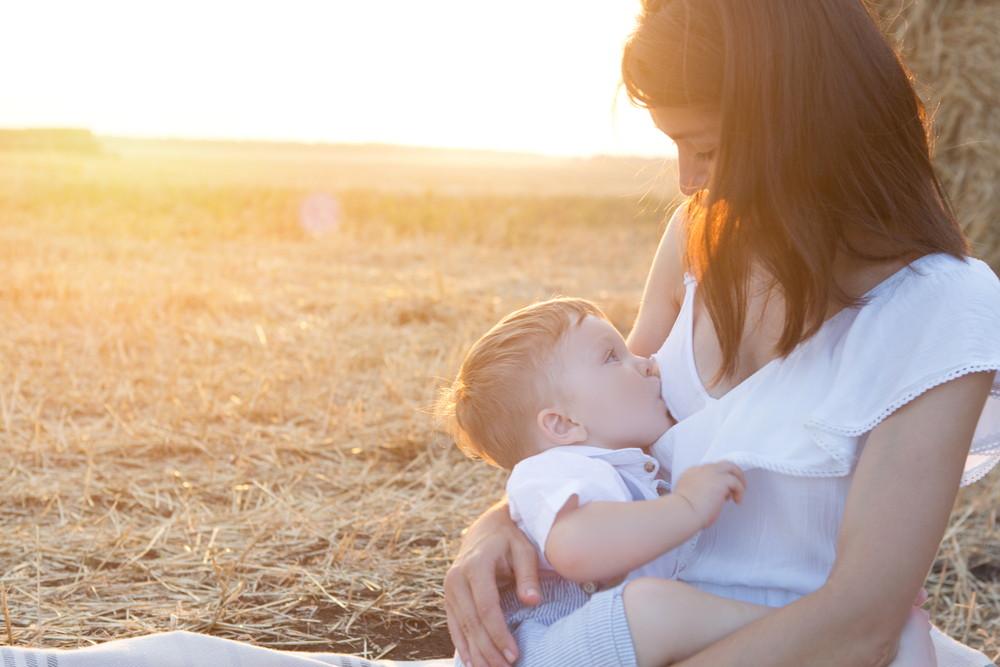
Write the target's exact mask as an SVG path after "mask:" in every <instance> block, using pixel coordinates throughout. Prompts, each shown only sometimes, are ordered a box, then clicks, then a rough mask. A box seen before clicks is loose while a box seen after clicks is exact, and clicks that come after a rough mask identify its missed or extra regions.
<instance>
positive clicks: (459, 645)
mask: <svg viewBox="0 0 1000 667" xmlns="http://www.w3.org/2000/svg"><path fill="white" fill-rule="evenodd" d="M444 613H445V614H446V615H447V617H448V634H450V635H451V643H452V644H454V645H455V650H456V651H458V657H459V658H460V659H461V660H462V664H463V665H472V664H473V662H472V659H471V658H470V657H469V656H470V653H469V643H468V642H467V641H465V635H464V634H463V633H462V631H461V628H459V627H458V624H457V622H456V616H455V611H454V609H452V607H451V604H450V603H449V602H448V600H447V598H445V601H444Z"/></svg>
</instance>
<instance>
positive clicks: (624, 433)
mask: <svg viewBox="0 0 1000 667" xmlns="http://www.w3.org/2000/svg"><path fill="white" fill-rule="evenodd" d="M439 409H440V411H441V413H442V414H443V415H444V417H445V418H446V420H447V422H448V425H449V429H450V430H451V432H452V433H453V435H454V436H455V440H456V442H457V443H458V444H459V446H460V447H461V448H462V449H463V450H464V451H465V452H466V453H468V454H469V455H471V456H475V457H480V458H483V459H486V460H487V461H489V462H490V463H493V464H494V465H497V466H499V467H502V468H505V469H508V470H510V471H511V474H510V478H509V480H508V482H507V502H508V504H509V506H510V513H511V518H512V519H513V520H514V521H515V522H516V523H517V525H518V527H519V528H520V529H521V530H522V531H524V533H525V534H526V535H527V536H528V538H529V539H530V540H531V542H532V543H533V544H534V545H535V548H536V549H537V550H538V558H539V564H540V568H541V569H540V573H539V576H540V581H541V589H542V590H541V599H542V602H541V603H540V604H538V605H535V606H528V605H525V604H523V603H522V602H521V601H520V600H519V599H518V596H517V592H516V590H515V589H514V587H513V586H508V587H506V588H504V589H502V590H501V592H500V597H501V605H502V608H503V610H504V617H505V620H506V621H507V624H508V626H509V627H510V630H511V633H512V634H513V635H514V638H515V639H516V640H517V644H518V649H519V651H520V656H519V657H518V660H517V665H518V667H535V666H537V667H558V666H559V665H567V666H572V667H586V666H588V665H594V666H595V667H610V666H612V665H637V666H638V667H652V666H654V665H667V664H672V663H674V662H677V661H680V660H683V659H685V658H687V657H689V656H691V655H693V654H695V653H697V652H698V651H700V650H702V649H703V648H706V647H707V646H709V645H711V644H713V643H715V642H717V641H719V640H720V639H722V638H723V637H725V636H726V635H728V634H730V633H732V632H734V631H735V630H737V629H739V628H740V627H742V626H744V625H747V624H749V623H751V622H753V621H754V620H756V619H758V618H760V617H761V616H763V615H764V614H766V613H767V612H768V611H770V608H768V607H764V606H760V605H755V604H751V603H747V602H740V601H735V600H730V599H727V598H723V597H719V596H715V595H712V594H709V593H706V592H704V591H701V590H699V589H697V588H695V587H693V586H689V585H687V584H684V583H681V582H678V581H673V580H671V579H670V577H671V576H672V575H673V572H674V564H675V559H674V553H673V549H674V548H675V547H677V546H679V545H681V544H682V543H684V542H686V541H687V540H688V539H690V538H691V537H692V536H694V535H695V533H697V532H698V531H700V530H702V529H704V528H706V527H708V526H709V525H711V524H712V523H713V522H714V521H715V519H716V517H717V516H718V515H719V512H720V511H721V509H722V506H723V504H724V503H725V502H726V501H728V500H733V501H734V502H737V503H739V502H740V501H741V500H742V497H743V492H744V489H745V486H746V483H745V480H744V477H743V472H742V471H741V470H740V469H739V467H737V466H736V465H735V464H732V463H729V462H719V463H714V464H710V465H702V466H696V467H693V468H691V469H689V470H687V471H686V472H685V473H684V474H683V475H682V476H681V477H680V478H679V479H677V480H676V481H675V482H674V483H673V485H672V488H670V487H671V485H670V484H668V482H667V481H666V480H665V479H663V478H662V476H661V475H658V472H659V463H658V462H657V461H656V459H654V458H653V457H651V456H649V455H647V454H646V451H645V450H646V448H648V447H649V446H651V445H653V444H654V443H655V442H656V441H657V440H658V439H659V438H660V437H661V436H663V435H664V433H665V432H666V431H667V430H668V429H669V428H670V427H671V426H672V425H673V423H674V422H673V420H672V418H671V417H670V415H669V414H668V413H667V410H666V406H665V404H664V402H663V400H662V398H661V397H660V379H659V373H658V371H657V369H656V367H655V362H653V361H652V360H650V359H645V358H642V357H636V356H635V355H633V354H631V353H630V352H629V351H628V348H627V347H626V346H625V341H624V340H623V339H622V337H621V335H620V334H619V333H618V331H617V330H616V329H615V328H614V326H612V325H611V323H610V322H609V321H608V320H607V318H606V317H605V316H604V314H603V313H602V312H601V311H600V309H599V308H598V307H597V306H596V305H594V304H592V303H590V302H588V301H585V300H583V299H569V298H560V299H553V300H550V301H545V302H542V303H537V304H534V305H532V306H529V307H527V308H523V309H521V310H518V311H516V312H514V313H511V314H510V315H508V316H507V317H505V318H504V319H503V320H501V321H500V323H498V324H497V325H496V326H495V327H493V329H491V330H490V331H489V332H488V333H487V334H486V335H484V336H483V337H482V338H481V339H480V340H479V341H478V342H477V343H476V344H475V345H474V346H473V348H472V350H471V351H470V352H469V354H468V356H467V357H466V359H465V361H464V363H463V364H462V368H461V370H460V371H459V374H458V377H457V379H456V380H455V382H454V383H453V385H452V386H451V388H450V389H449V390H447V391H446V392H445V394H444V395H443V396H442V398H441V401H440V403H439ZM638 500H642V501H647V502H630V501H638ZM911 625H912V626H914V628H916V627H918V626H916V624H908V626H907V630H906V631H904V636H905V634H906V632H911V633H912V632H913V631H914V630H913V629H911V628H910V626H911ZM925 634H926V633H925ZM904 644H906V642H904ZM928 645H929V638H927V639H926V640H924V639H923V638H916V640H915V641H911V642H909V647H910V649H911V650H905V647H904V648H901V650H900V653H899V655H898V656H897V660H896V661H895V662H894V663H893V665H894V666H896V667H898V666H901V665H907V666H910V665H925V664H926V665H934V664H935V663H934V660H933V655H930V656H928V655H926V652H925V651H923V647H925V646H928ZM914 648H915V650H913V649H914ZM911 654H915V655H911ZM461 664H462V663H461V661H460V659H459V658H458V657H457V656H456V665H457V667H461Z"/></svg>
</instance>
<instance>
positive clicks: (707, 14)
mask: <svg viewBox="0 0 1000 667" xmlns="http://www.w3.org/2000/svg"><path fill="white" fill-rule="evenodd" d="M622 80H623V83H624V86H625V89H626V91H627V92H628V95H629V98H630V99H631V101H632V102H633V104H636V105H638V106H641V107H645V108H660V107H692V106H704V107H706V108H710V109H713V110H718V112H719V113H720V117H721V123H722V124H721V128H722V129H721V137H720V144H719V148H718V151H717V154H716V162H715V165H714V169H713V172H712V176H711V180H710V183H709V185H708V190H707V192H705V191H702V192H701V193H699V194H698V195H696V196H695V197H693V198H692V199H691V200H690V201H689V203H688V216H687V221H688V226H687V242H686V246H685V247H686V251H685V263H686V264H687V266H688V267H689V268H691V269H692V270H694V271H695V273H696V275H697V276H698V279H699V291H700V292H701V293H702V295H703V298H704V300H705V305H706V307H707V309H708V312H709V315H710V316H711V318H712V321H713V323H714V325H715V329H716V332H717V334H718V338H719V343H720V346H721V348H722V365H721V368H720V371H719V375H718V376H717V377H716V380H719V379H721V378H723V377H729V376H732V375H733V374H734V373H735V371H736V368H737V355H738V351H739V344H740V341H741V339H742V336H743V330H744V324H745V320H746V317H747V296H748V284H749V276H750V271H751V267H753V266H758V267H760V268H761V269H763V270H764V271H765V272H766V273H767V274H769V275H770V277H771V278H772V279H773V280H774V282H775V285H776V286H777V287H778V288H780V289H781V292H782V294H783V296H784V299H785V309H786V312H785V323H784V330H783V332H782V336H781V339H780V341H779V343H778V347H777V350H776V352H777V353H778V354H779V355H781V356H786V355H788V354H789V353H790V352H791V351H792V350H793V349H794V348H795V347H796V346H797V345H798V344H799V343H801V342H802V341H803V340H806V339H807V338H809V337H810V336H812V335H813V334H814V333H816V331H817V330H818V329H819V327H820V326H821V325H822V324H823V321H824V320H825V318H826V314H827V311H828V309H829V307H830V306H831V305H834V304H838V305H842V306H848V305H852V304H853V305H857V304H858V303H859V295H857V294H849V293H847V292H846V291H845V290H844V289H843V288H842V287H841V286H839V285H838V284H837V281H836V280H835V275H834V260H835V259H836V258H837V257H838V256H839V255H841V254H843V255H846V256H848V257H854V258H857V259H861V260H873V261H874V260H895V259H909V258H911V257H912V258H916V257H919V256H922V255H925V254H928V253H932V252H945V253H948V254H951V255H954V256H956V257H964V256H966V255H967V254H968V245H967V243H966V241H965V238H964V236H963V235H962V231H961V228H960V227H959V225H958V223H957V221H956V219H955V216H954V214H953V212H952V210H951V206H950V204H949V202H948V198H947V195H946V193H945V192H944V189H943V188H942V186H941V183H940V181H939V180H938V177H937V175H936V174H935V171H934V168H933V166H932V164H931V157H930V141H929V136H928V123H927V117H926V113H925V110H924V105H923V103H922V102H921V100H920V98H919V97H918V96H917V94H916V92H915V91H914V87H913V83H912V81H911V77H910V74H909V72H908V71H907V70H906V68H905V67H904V66H903V64H902V62H901V61H900V59H899V57H898V56H897V54H896V52H895V51H894V50H893V48H892V46H890V44H889V42H888V41H887V40H886V38H885V37H884V35H883V34H882V33H881V31H880V30H879V28H878V26H877V25H876V23H875V20H874V18H873V16H872V15H871V14H870V13H869V11H868V9H867V8H866V7H865V5H864V4H863V2H862V0H645V1H644V3H643V9H642V13H641V14H640V17H639V21H638V25H637V27H636V29H635V31H634V32H633V33H632V35H631V36H630V37H629V39H628V40H627V42H626V44H625V50H624V54H623V57H622Z"/></svg>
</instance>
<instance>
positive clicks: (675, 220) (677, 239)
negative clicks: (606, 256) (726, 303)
mask: <svg viewBox="0 0 1000 667" xmlns="http://www.w3.org/2000/svg"><path fill="white" fill-rule="evenodd" d="M684 209H685V206H684V205H683V204H682V205H681V206H679V207H678V208H677V210H675V211H674V214H673V215H672V216H671V218H670V221H669V222H668V223H667V228H666V230H665V231H664V232H663V236H662V237H661V239H660V244H659V247H658V248H657V250H656V256H655V257H654V258H653V266H652V267H651V268H650V270H649V277H648V278H647V279H646V287H645V289H644V290H643V293H642V303H641V304H640V306H639V315H638V316H637V317H636V321H635V326H634V327H633V328H632V333H630V334H629V337H628V345H629V349H630V350H632V352H633V353H634V354H638V355H641V356H649V355H651V354H653V353H654V352H656V351H657V350H658V349H660V345H662V344H663V341H664V340H666V338H667V334H668V333H670V328H671V327H672V326H673V324H674V320H676V319H677V314H678V313H679V312H680V309H681V304H682V303H683V302H684V274H685V267H684V243H685V236H686V232H687V226H686V222H685V219H684Z"/></svg>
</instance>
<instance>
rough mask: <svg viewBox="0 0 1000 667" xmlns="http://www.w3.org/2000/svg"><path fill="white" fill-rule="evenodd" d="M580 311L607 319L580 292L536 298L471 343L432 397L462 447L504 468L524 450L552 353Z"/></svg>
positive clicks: (574, 324) (577, 320)
mask: <svg viewBox="0 0 1000 667" xmlns="http://www.w3.org/2000/svg"><path fill="white" fill-rule="evenodd" d="M587 315H594V316H595V317H600V318H601V319H604V320H607V319H608V318H607V317H605V315H604V313H603V312H601V309H600V308H599V307H598V306H597V305H596V304H594V303H591V302H590V301H587V300H585V299H572V298H564V297H560V298H556V299H550V300H549V301H542V302H540V303H536V304H533V305H531V306H528V307H527V308H522V309H520V310H516V311H514V312H513V313H511V314H510V315H508V316H507V317H505V318H503V319H502V320H500V322H498V323H497V324H496V326H494V327H493V328H492V329H490V330H489V331H488V332H486V334H485V335H484V336H483V337H482V338H480V339H479V340H478V341H477V342H476V344H475V345H473V346H472V349H471V350H469V353H468V355H466V357H465V361H464V362H462V368H461V369H460V370H459V371H458V377H457V378H455V381H454V382H453V383H452V384H451V387H449V388H447V389H445V390H443V391H442V393H441V397H440V398H439V400H438V403H437V414H438V417H439V419H440V420H441V421H443V422H444V424H445V427H446V429H447V430H448V431H449V432H450V433H451V434H452V436H454V438H455V443H456V444H457V445H458V446H459V448H460V449H461V450H462V451H463V452H465V453H466V454H467V455H468V456H470V457H471V458H482V459H485V460H486V461H488V462H489V463H491V464H493V465H495V466H498V467H500V468H506V469H507V470H510V469H511V468H513V467H514V465H515V464H517V463H518V462H519V461H520V460H521V459H524V458H526V454H525V452H526V451H527V450H526V446H527V445H528V443H530V442H531V441H532V440H533V438H534V433H533V431H532V428H533V425H534V421H535V416H536V415H537V414H538V411H539V410H541V409H542V408H543V407H545V406H543V405H541V402H542V401H543V400H544V397H543V396H542V395H541V393H542V390H543V389H544V385H545V383H546V382H547V378H546V372H547V371H550V370H552V364H551V357H552V353H553V352H554V351H555V349H556V347H557V346H558V345H559V343H560V342H561V341H562V339H563V337H564V336H565V335H566V334H567V333H568V332H569V331H570V330H571V329H572V328H574V327H577V326H579V325H580V323H581V322H583V320H584V318H586V317H587Z"/></svg>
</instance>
